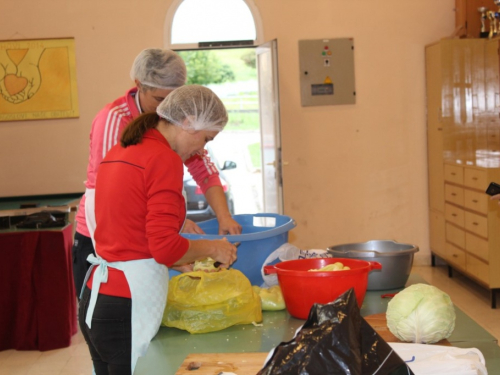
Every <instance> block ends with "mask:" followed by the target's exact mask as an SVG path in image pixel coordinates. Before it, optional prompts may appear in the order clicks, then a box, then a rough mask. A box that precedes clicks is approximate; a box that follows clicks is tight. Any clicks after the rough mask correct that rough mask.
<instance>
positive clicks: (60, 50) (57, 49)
mask: <svg viewBox="0 0 500 375" xmlns="http://www.w3.org/2000/svg"><path fill="white" fill-rule="evenodd" d="M79 116H80V113H79V109H78V92H77V85H76V63H75V40H74V38H61V39H31V40H5V41H0V121H23V120H40V119H57V118H72V117H79Z"/></svg>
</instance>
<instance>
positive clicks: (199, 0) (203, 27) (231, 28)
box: [165, 0, 263, 49]
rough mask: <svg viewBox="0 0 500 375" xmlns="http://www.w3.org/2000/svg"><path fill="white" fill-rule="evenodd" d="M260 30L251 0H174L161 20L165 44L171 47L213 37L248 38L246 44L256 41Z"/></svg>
mask: <svg viewBox="0 0 500 375" xmlns="http://www.w3.org/2000/svg"><path fill="white" fill-rule="evenodd" d="M262 34H263V33H262V27H261V22H260V16H259V14H258V10H257V8H256V7H255V5H254V4H253V1H252V0H177V1H176V2H174V3H173V4H172V6H171V8H170V9H169V13H168V14H167V18H166V21H165V44H166V47H167V48H172V49H182V48H193V47H194V48H196V47H198V43H203V42H215V41H217V42H231V41H250V45H256V44H259V43H260V40H261V38H262ZM247 45H248V44H247ZM233 46H234V45H233Z"/></svg>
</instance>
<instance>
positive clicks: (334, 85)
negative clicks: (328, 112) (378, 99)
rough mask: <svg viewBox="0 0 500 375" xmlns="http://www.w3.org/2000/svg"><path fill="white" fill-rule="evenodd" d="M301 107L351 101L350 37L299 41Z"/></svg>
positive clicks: (352, 99)
mask: <svg viewBox="0 0 500 375" xmlns="http://www.w3.org/2000/svg"><path fill="white" fill-rule="evenodd" d="M299 64H300V97H301V103H302V106H303V107H306V106H317V105H337V104H355V103H356V90H355V88H354V42H353V39H352V38H337V39H313V40H299Z"/></svg>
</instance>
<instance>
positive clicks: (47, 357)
mask: <svg viewBox="0 0 500 375" xmlns="http://www.w3.org/2000/svg"><path fill="white" fill-rule="evenodd" d="M413 272H415V273H418V274H420V275H421V276H422V277H423V278H424V279H425V280H426V281H427V282H428V283H429V284H432V285H434V286H436V287H438V288H440V289H441V290H443V291H444V292H446V293H448V294H449V295H450V297H451V299H452V301H453V302H454V303H455V304H456V305H457V306H458V307H459V308H460V309H461V310H462V311H464V312H465V313H466V314H468V315H469V316H470V317H471V318H472V319H474V320H476V321H477V322H478V323H479V324H480V325H481V326H483V327H484V328H485V329H486V330H487V331H488V332H490V333H491V334H492V335H493V336H495V337H497V338H500V296H498V297H499V302H498V305H499V306H498V308H497V309H491V308H490V295H489V292H488V291H487V290H486V289H483V288H481V287H479V286H478V285H476V284H474V283H473V282H471V281H470V280H468V279H467V278H465V277H463V276H461V275H460V274H458V273H457V272H455V273H454V276H453V278H448V271H447V268H446V267H445V266H439V267H434V268H433V267H426V266H419V267H414V268H413ZM91 373H92V364H91V361H90V356H89V353H88V350H87V346H86V344H85V341H84V340H83V337H82V335H81V334H80V333H79V332H78V333H77V334H76V335H75V336H74V337H73V340H72V344H71V346H70V347H69V348H64V349H58V350H52V351H48V352H38V351H16V350H6V351H2V352H0V375H7V374H8V375H49V374H50V375H90V374H91Z"/></svg>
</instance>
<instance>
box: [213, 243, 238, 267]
mask: <svg viewBox="0 0 500 375" xmlns="http://www.w3.org/2000/svg"><path fill="white" fill-rule="evenodd" d="M233 245H234V246H236V247H238V246H240V245H241V242H235V243H233ZM221 264H222V263H221V262H215V263H214V267H215V268H219V267H220V265H221Z"/></svg>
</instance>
